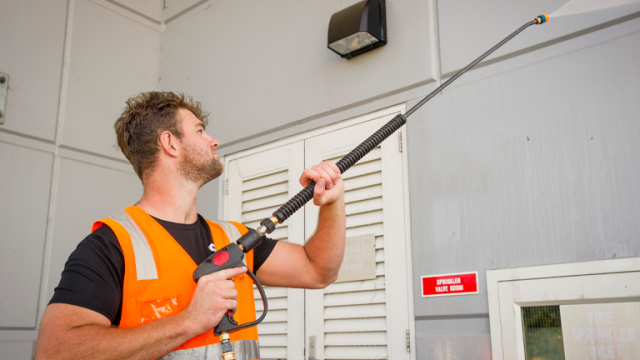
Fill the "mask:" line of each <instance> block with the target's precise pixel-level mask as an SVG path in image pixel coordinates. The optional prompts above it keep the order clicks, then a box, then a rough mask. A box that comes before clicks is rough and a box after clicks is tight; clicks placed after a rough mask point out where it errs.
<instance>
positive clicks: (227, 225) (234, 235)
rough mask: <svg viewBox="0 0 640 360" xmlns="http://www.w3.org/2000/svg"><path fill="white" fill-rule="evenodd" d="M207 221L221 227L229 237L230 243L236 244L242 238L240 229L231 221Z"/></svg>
mask: <svg viewBox="0 0 640 360" xmlns="http://www.w3.org/2000/svg"><path fill="white" fill-rule="evenodd" d="M207 221H209V222H212V223H214V224H216V225H218V226H220V227H221V228H222V230H224V233H225V234H226V235H227V238H228V239H229V241H230V242H236V241H238V239H240V237H241V236H242V234H240V230H238V228H237V227H236V226H235V225H234V224H233V223H231V222H229V221H213V220H207Z"/></svg>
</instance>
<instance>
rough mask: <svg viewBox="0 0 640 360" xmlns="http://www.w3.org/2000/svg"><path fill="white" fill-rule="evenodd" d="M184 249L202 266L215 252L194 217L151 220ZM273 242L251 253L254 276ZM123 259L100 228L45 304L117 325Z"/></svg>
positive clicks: (115, 243)
mask: <svg viewBox="0 0 640 360" xmlns="http://www.w3.org/2000/svg"><path fill="white" fill-rule="evenodd" d="M154 219H155V220H156V221H158V223H160V225H162V226H163V227H164V228H165V229H166V230H167V231H168V232H169V234H171V236H173V238H174V239H176V241H177V242H178V243H179V244H180V245H181V246H182V247H183V248H184V250H185V251H186V252H187V253H188V254H189V255H190V256H191V258H192V259H193V261H194V262H195V263H196V264H200V263H201V262H203V261H204V260H205V259H206V258H207V257H208V256H209V255H211V254H212V253H213V252H214V251H215V248H213V247H212V246H210V245H211V244H212V238H211V229H210V228H209V225H208V224H207V222H206V220H204V218H202V216H200V215H198V220H197V221H196V222H195V223H193V224H179V223H173V222H169V221H164V220H160V219H156V218H154ZM276 243H277V241H276V240H272V239H270V238H267V237H263V239H262V243H260V245H258V246H256V247H255V248H254V249H253V259H254V260H253V270H254V273H257V272H258V269H260V266H262V264H264V262H265V261H266V260H267V258H268V257H269V255H270V254H271V251H273V248H274V247H275V245H276ZM123 283H124V255H123V254H122V248H121V247H120V243H119V242H118V238H117V237H116V234H115V233H114V232H113V230H111V228H110V227H109V226H107V225H103V226H102V227H100V228H99V229H97V230H96V231H94V232H93V233H91V234H90V235H89V236H87V237H86V238H84V240H82V241H81V242H80V244H78V247H77V248H76V249H75V250H74V251H73V253H71V255H70V256H69V259H68V260H67V263H66V264H65V266H64V270H63V271H62V278H61V279H60V283H59V284H58V287H56V289H55V290H54V294H53V297H52V298H51V301H50V302H49V304H54V303H63V304H70V305H76V306H81V307H84V308H87V309H90V310H93V311H96V312H98V313H100V314H102V315H104V316H106V317H107V318H108V319H109V320H111V323H112V324H113V325H118V324H120V315H121V312H122V286H123Z"/></svg>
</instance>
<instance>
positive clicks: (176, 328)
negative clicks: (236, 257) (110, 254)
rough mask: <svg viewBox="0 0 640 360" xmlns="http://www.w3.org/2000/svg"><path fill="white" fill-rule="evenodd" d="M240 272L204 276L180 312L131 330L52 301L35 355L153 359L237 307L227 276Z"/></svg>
mask: <svg viewBox="0 0 640 360" xmlns="http://www.w3.org/2000/svg"><path fill="white" fill-rule="evenodd" d="M244 272H246V268H235V269H228V270H223V271H220V272H217V273H213V274H210V275H207V276H203V277H202V278H201V279H200V280H199V281H198V286H197V287H196V291H195V293H194V295H193V298H192V299H191V303H190V304H189V306H188V307H187V308H186V309H185V310H184V311H183V312H181V313H179V314H177V315H174V316H169V317H166V318H163V319H159V320H156V321H152V322H151V323H148V324H145V325H141V326H138V327H135V328H131V329H119V328H115V327H112V326H111V321H109V319H107V318H106V317H105V316H104V315H102V314H99V313H97V312H95V311H92V310H89V309H85V308H82V307H78V306H74V305H68V304H51V305H49V306H48V307H47V309H46V310H45V312H44V316H43V318H42V323H41V325H40V332H39V335H38V341H37V343H36V353H35V358H36V360H48V359H157V358H159V357H161V356H163V355H164V354H166V353H168V352H170V351H171V350H173V349H175V348H177V347H178V346H180V345H182V344H183V343H185V342H186V341H187V340H189V339H191V338H193V337H194V336H196V335H199V334H202V333H204V332H207V331H210V330H211V329H213V328H214V327H215V326H216V325H218V323H219V322H220V320H221V319H222V316H223V315H224V313H225V312H226V311H227V310H234V311H235V309H236V307H237V298H238V292H237V291H236V289H235V285H234V283H233V281H231V280H228V279H230V278H231V277H233V276H236V275H240V274H243V273H244ZM203 280H204V281H203Z"/></svg>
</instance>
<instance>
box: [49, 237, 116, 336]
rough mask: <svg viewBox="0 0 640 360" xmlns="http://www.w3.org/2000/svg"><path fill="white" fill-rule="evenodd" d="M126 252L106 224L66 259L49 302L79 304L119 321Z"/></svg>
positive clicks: (113, 321) (112, 321)
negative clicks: (123, 252)
mask: <svg viewBox="0 0 640 360" xmlns="http://www.w3.org/2000/svg"><path fill="white" fill-rule="evenodd" d="M123 283H124V255H123V254H122V248H121V247H120V243H119V242H118V238H117V237H116V235H115V234H114V232H113V231H112V230H111V228H109V227H108V226H106V225H103V226H102V227H100V228H99V229H97V230H96V231H94V232H93V233H92V234H90V235H88V236H87V237H86V238H84V240H82V241H81V242H80V244H78V247H77V248H76V249H75V250H74V251H73V252H72V253H71V255H70V256H69V259H68V260H67V262H66V264H65V266H64V270H63V271H62V276H61V279H60V283H59V284H58V286H57V287H56V288H55V290H54V294H53V297H52V298H51V301H50V302H49V304H55V303H62V304H69V305H76V306H80V307H83V308H86V309H89V310H93V311H95V312H98V313H100V314H102V315H104V316H105V317H107V318H108V319H109V320H110V321H111V323H112V324H114V325H117V324H119V323H120V314H121V311H122V286H123Z"/></svg>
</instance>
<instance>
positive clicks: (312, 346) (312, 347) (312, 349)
mask: <svg viewBox="0 0 640 360" xmlns="http://www.w3.org/2000/svg"><path fill="white" fill-rule="evenodd" d="M316 339H317V336H315V335H313V336H309V360H318V359H317V358H316Z"/></svg>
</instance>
